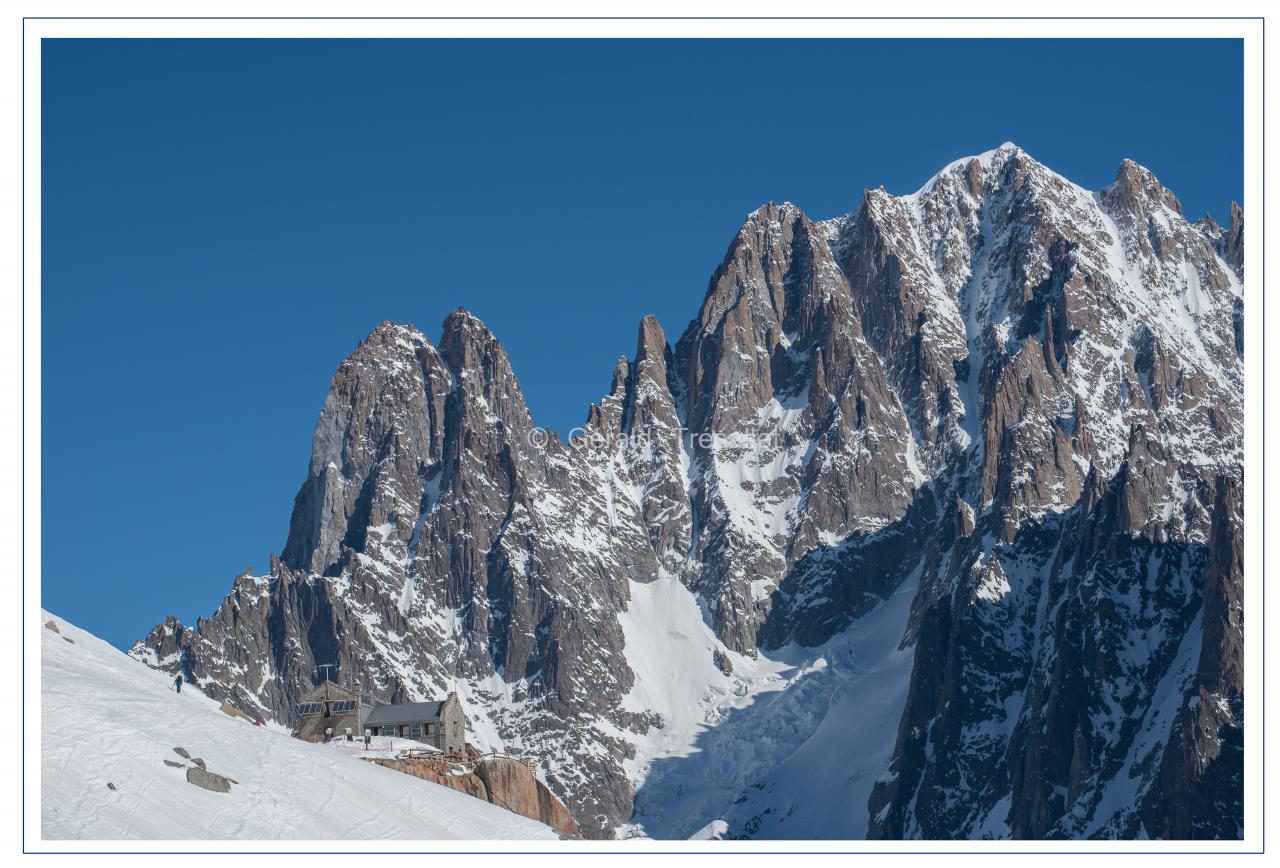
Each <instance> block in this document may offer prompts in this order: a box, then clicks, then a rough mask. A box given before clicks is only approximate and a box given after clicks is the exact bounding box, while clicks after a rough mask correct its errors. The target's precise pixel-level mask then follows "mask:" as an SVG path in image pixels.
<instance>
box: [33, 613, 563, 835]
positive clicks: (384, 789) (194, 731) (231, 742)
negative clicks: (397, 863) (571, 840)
mask: <svg viewBox="0 0 1280 868" xmlns="http://www.w3.org/2000/svg"><path fill="white" fill-rule="evenodd" d="M50 621H52V622H53V623H55V624H56V625H57V632H55V631H54V630H50V629H47V628H45V627H44V626H43V625H44V624H46V623H48V622H50ZM40 624H41V626H39V627H36V626H35V625H32V629H39V631H40V633H41V640H42V641H41V709H40V710H41V728H40V742H41V745H40V746H41V764H40V785H41V799H40V807H41V834H42V837H43V838H44V839H46V840H57V839H95V838H96V839H141V840H151V839H176V840H187V841H190V840H206V839H223V840H240V841H252V840H254V839H277V840H308V839H348V840H361V839H374V838H403V839H411V840H412V839H461V840H479V839H512V838H529V839H542V840H555V839H556V838H557V836H556V834H555V832H553V831H552V830H551V829H550V828H548V827H547V826H544V825H543V824H541V823H537V822H534V821H533V820H528V819H525V818H524V817H521V816H518V815H516V814H512V813H511V812H510V811H506V810H503V809H501V808H497V807H494V806H493V805H490V804H489V803H488V802H484V801H481V800H479V799H474V798H471V797H470V796H466V795H463V794H462V793H459V792H455V791H454V790H450V789H448V788H446V787H441V786H438V785H436V784H431V783H428V782H426V781H422V780H419V779H417V778H413V777H410V776H408V775H404V774H400V773H398V772H395V771H391V770H389V769H384V768H379V767H378V766H375V765H372V764H369V763H365V762H363V761H361V760H360V759H358V758H356V757H354V756H349V755H345V754H343V753H341V752H338V751H334V750H331V749H330V748H328V747H325V746H322V745H314V744H308V743H306V742H302V741H298V740H297V739H294V738H291V737H290V736H289V735H288V733H286V732H282V731H281V729H280V728H279V727H276V726H267V727H256V726H254V725H253V724H251V723H249V722H247V721H245V720H243V719H241V718H237V717H231V716H228V715H226V714H224V713H223V712H222V711H220V710H219V708H218V703H217V702H215V701H214V700H212V699H209V698H208V697H207V696H205V695H204V694H202V693H201V692H200V691H199V690H196V689H195V688H194V687H192V686H189V685H188V687H187V689H186V690H184V691H183V692H182V693H181V694H177V693H175V692H174V689H173V679H172V678H171V677H170V676H168V675H166V674H165V673H162V672H157V671H155V670H154V669H150V668H148V667H147V666H145V665H143V664H142V663H140V662H138V661H136V660H132V659H130V658H129V657H127V656H125V655H124V654H122V653H120V652H119V651H117V650H116V649H115V648H112V647H111V646H110V645H108V644H107V643H106V642H103V641H102V640H100V639H98V638H97V637H95V636H93V635H92V634H90V633H86V632H85V631H84V630H81V629H79V628H77V627H74V626H72V625H71V624H68V623H67V622H66V621H64V620H62V619H61V618H58V617H56V616H54V615H51V614H50V613H48V612H41V619H40ZM175 747H181V748H183V749H185V750H186V751H187V752H188V753H189V754H190V755H191V757H193V758H200V759H201V760H203V761H204V763H205V764H206V765H207V767H208V770H209V771H211V772H215V773H217V774H220V775H223V776H224V777H227V778H230V779H232V780H233V781H234V783H232V785H231V791H230V792H227V793H217V792H211V791H209V790H206V789H202V788H200V787H198V786H195V785H192V784H190V783H188V782H187V778H186V772H185V769H184V768H183V766H186V767H189V766H190V765H191V764H192V762H191V761H188V760H187V759H186V758H184V757H182V756H181V755H180V754H178V753H176V752H175V751H174V748H175ZM166 760H167V761H169V762H170V763H175V764H177V765H166V762H165V761H166ZM109 785H110V786H109Z"/></svg>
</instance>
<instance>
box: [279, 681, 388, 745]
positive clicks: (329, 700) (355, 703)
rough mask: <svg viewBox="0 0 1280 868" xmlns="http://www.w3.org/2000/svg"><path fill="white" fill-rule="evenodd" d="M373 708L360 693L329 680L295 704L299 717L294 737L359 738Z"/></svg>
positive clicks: (307, 738)
mask: <svg viewBox="0 0 1280 868" xmlns="http://www.w3.org/2000/svg"><path fill="white" fill-rule="evenodd" d="M372 709H373V705H372V703H370V702H369V701H368V700H366V699H365V698H364V697H363V696H362V695H361V694H360V693H359V692H356V691H351V690H348V689H347V688H345V687H340V686H338V685H337V684H334V683H333V682H332V681H326V682H324V683H323V684H318V685H316V686H315V687H314V688H312V689H311V691H310V692H309V693H308V694H307V695H306V696H304V697H303V698H302V699H301V700H300V701H299V702H298V703H297V704H296V705H294V707H293V711H294V715H295V716H296V717H297V718H298V725H297V729H296V731H295V732H294V735H296V736H297V737H298V738H300V739H302V740H303V741H326V740H327V739H329V738H345V737H346V736H347V734H348V733H349V734H350V735H352V736H353V737H358V736H360V735H362V734H363V733H364V725H365V718H366V716H367V715H368V713H369V712H370V711H371V710H372Z"/></svg>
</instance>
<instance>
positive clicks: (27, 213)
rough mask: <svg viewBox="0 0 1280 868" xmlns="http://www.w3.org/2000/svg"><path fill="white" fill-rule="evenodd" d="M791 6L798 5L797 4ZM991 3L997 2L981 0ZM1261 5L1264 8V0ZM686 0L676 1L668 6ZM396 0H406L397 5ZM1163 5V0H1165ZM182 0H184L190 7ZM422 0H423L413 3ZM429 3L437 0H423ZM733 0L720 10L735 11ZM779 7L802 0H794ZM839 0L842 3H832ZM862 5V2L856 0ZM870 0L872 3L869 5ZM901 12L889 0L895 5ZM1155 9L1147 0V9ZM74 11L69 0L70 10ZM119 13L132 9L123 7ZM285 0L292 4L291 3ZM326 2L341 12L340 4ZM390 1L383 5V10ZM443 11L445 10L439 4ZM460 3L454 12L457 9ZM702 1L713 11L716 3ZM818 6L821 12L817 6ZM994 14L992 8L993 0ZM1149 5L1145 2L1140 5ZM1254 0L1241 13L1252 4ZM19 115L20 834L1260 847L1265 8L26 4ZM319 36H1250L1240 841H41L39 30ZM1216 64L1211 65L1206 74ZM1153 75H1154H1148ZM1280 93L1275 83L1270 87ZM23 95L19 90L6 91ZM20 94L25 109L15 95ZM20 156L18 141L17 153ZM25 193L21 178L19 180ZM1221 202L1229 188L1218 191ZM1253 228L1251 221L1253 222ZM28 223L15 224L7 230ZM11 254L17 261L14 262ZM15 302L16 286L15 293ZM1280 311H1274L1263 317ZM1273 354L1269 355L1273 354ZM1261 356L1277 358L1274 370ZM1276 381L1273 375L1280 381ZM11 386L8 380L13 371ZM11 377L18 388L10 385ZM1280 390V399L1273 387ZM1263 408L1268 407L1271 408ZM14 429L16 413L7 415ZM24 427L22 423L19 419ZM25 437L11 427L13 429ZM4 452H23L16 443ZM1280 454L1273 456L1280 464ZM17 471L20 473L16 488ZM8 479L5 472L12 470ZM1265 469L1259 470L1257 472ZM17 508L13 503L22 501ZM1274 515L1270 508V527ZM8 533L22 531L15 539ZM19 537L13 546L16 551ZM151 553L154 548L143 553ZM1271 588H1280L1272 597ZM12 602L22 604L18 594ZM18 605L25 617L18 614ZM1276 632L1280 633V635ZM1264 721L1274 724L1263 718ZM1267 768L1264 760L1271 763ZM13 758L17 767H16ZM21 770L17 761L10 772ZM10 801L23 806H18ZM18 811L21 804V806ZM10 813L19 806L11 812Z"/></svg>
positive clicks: (826, 845)
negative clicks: (355, 14) (182, 15)
mask: <svg viewBox="0 0 1280 868" xmlns="http://www.w3.org/2000/svg"><path fill="white" fill-rule="evenodd" d="M138 5H139V6H143V7H145V8H144V9H143V10H141V11H138V12H134V13H132V14H137V15H145V14H154V15H164V14H166V13H168V12H170V10H171V9H172V7H169V6H164V5H163V4H156V3H147V4H138ZM241 5H242V4H226V5H225V6H224V7H222V11H214V10H210V14H215V15H216V14H232V13H233V12H237V11H238V12H240V13H241V14H248V15H254V14H257V15H263V14H266V13H265V12H264V11H263V10H262V8H261V7H257V9H243V8H237V7H240V6H241ZM501 5H502V6H504V7H506V8H503V9H495V10H491V11H489V12H488V14H490V15H502V14H509V15H521V14H524V15H528V14H531V10H529V9H528V8H527V7H524V6H521V5H519V4H511V3H507V4H501ZM561 5H562V7H563V6H567V7H572V8H570V9H568V11H561V12H550V11H547V12H544V14H548V15H551V14H560V15H573V14H582V15H589V14H591V12H592V11H593V10H591V9H583V8H581V7H582V4H561ZM797 5H798V4H797ZM923 5H926V6H932V7H934V8H932V9H926V11H925V12H923V13H920V12H917V14H929V12H933V13H934V14H938V15H946V14H947V12H948V11H950V9H951V8H952V7H946V6H942V5H941V4H923ZM988 5H989V6H994V5H996V4H988ZM1084 5H1087V7H1090V8H1081V9H1080V10H1079V11H1080V12H1081V13H1084V12H1086V11H1095V12H1097V13H1100V14H1107V13H1108V12H1110V13H1111V14H1117V12H1118V9H1117V6H1118V5H1119V4H1118V3H1110V4H1102V3H1093V2H1091V3H1088V4H1084ZM1257 5H1258V7H1259V8H1258V9H1257V10H1256V11H1254V12H1253V14H1258V15H1260V14H1261V7H1260V4H1257ZM76 6H77V8H76V9H75V10H74V12H79V13H80V14H84V15H92V14H94V13H95V11H100V10H97V9H96V8H95V7H94V6H92V5H91V4H76ZM309 7H310V8H309V9H308V10H307V11H311V12H315V13H318V12H321V11H324V10H329V9H334V4H333V3H312V4H309ZM671 7H678V8H674V9H673V8H671ZM999 7H1001V11H1006V12H1007V13H1008V14H1014V15H1016V14H1018V13H1019V11H1021V10H1020V9H1019V7H1018V6H1016V5H1012V4H1007V3H1002V4H999ZM399 8H400V9H401V10H402V11H403V7H402V6H401V7H399ZM1157 8H1163V7H1157ZM183 11H185V9H184V10H183ZM361 11H362V12H364V13H365V14H368V15H375V14H379V13H378V11H377V10H376V9H375V8H373V5H372V4H371V5H370V6H369V8H366V9H363V10H361ZM414 11H417V10H414ZM421 11H423V12H425V11H428V10H421ZM726 11H727V10H726ZM733 11H736V12H739V13H740V14H744V15H746V14H753V13H754V14H759V15H769V14H776V7H775V8H773V9H770V8H767V6H766V4H763V3H758V2H750V3H744V4H740V5H739V6H737V7H735V8H734V9H733ZM786 11H794V12H795V14H797V15H799V14H805V12H804V11H803V10H800V9H794V8H792V7H791V6H788V7H787V8H786ZM844 11H845V10H839V11H838V12H835V13H833V14H839V12H844ZM849 11H850V12H852V11H857V10H849ZM868 11H872V10H868ZM895 11H896V10H895ZM1153 11H1154V8H1153ZM74 12H73V13H70V14H74ZM663 12H666V13H668V14H675V15H680V14H685V15H689V14H691V11H690V8H689V4H674V3H667V2H664V3H660V4H650V6H649V7H648V8H646V9H644V10H643V11H641V12H640V13H639V14H641V15H657V14H661V13H663ZM122 14H123V13H122ZM277 14H282V15H287V14H289V13H288V11H280V12H278V13H277ZM329 14H341V12H340V11H338V10H335V11H333V12H330V13H329ZM384 14H386V13H384ZM440 14H448V12H447V11H441V12H440ZM455 14H457V13H455ZM707 14H715V13H714V12H710V13H707ZM808 14H814V13H812V12H811V13H808ZM985 14H988V15H995V14H999V12H998V11H988V12H986V13H985ZM1135 14H1140V12H1135ZM1246 14H1247V13H1246ZM23 24H24V27H23V34H22V47H23V72H24V89H23V100H24V102H23V124H24V127H23V129H24V135H23V140H22V145H23V151H24V153H25V164H24V173H23V184H24V187H25V198H24V209H23V212H22V220H23V223H22V225H23V227H25V236H24V238H23V246H22V255H23V286H24V288H25V308H24V312H23V314H24V315H23V320H22V324H23V335H24V338H25V341H24V343H23V345H22V348H23V358H22V362H23V368H22V373H23V377H22V382H21V388H22V389H23V402H22V409H23V413H24V416H23V426H22V429H21V433H22V438H23V445H24V446H25V452H24V453H22V454H23V459H24V460H23V465H22V468H21V469H22V471H23V474H24V481H25V486H24V489H23V492H24V497H23V504H22V516H21V517H19V516H18V515H16V514H13V513H12V512H11V513H10V514H8V515H6V518H9V519H10V521H9V525H10V527H11V528H16V527H17V526H18V522H19V521H23V524H22V529H23V535H22V538H21V547H22V552H23V557H24V563H23V568H24V574H23V578H24V586H23V588H24V606H23V608H22V610H21V612H16V611H15V609H10V610H9V613H8V614H7V615H6V617H7V619H8V621H9V626H10V628H11V631H12V632H11V633H10V635H12V636H15V637H17V636H18V635H19V634H20V633H21V632H22V629H21V628H22V627H23V626H25V627H26V630H25V637H24V639H25V641H24V646H23V652H24V655H23V659H24V669H23V676H24V694H23V698H24V701H25V721H24V724H25V727H24V734H25V740H24V753H23V759H24V761H25V772H26V774H25V777H24V779H23V794H22V795H23V799H24V802H25V804H24V806H23V807H24V809H25V810H24V811H23V835H24V844H25V848H26V850H27V851H29V852H119V853H127V852H135V853H136V852H159V853H171V852H193V851H194V852H201V851H204V852H245V851H250V852H270V853H282V852H298V851H309V852H343V853H349V852H362V853H373V852H376V853H394V852H405V851H412V852H475V851H484V852H490V853H494V852H507V853H509V852H531V851H539V852H566V851H568V852H600V851H609V852H632V853H637V852H650V853H654V852H664V853H669V852H672V851H680V852H693V853H698V852H703V853H712V852H714V853H745V852H757V853H758V852H768V853H781V852H790V853H797V852H799V853H832V852H843V853H849V852H853V853H868V852H874V853H904V852H907V853H938V852H947V853H972V854H975V855H976V854H979V853H990V852H993V851H998V852H1001V853H1010V854H1017V853H1022V854H1028V853H1045V852H1053V853H1076V854H1082V853H1106V854H1121V853H1137V852H1146V853H1164V854H1174V853H1207V852H1213V853H1231V852H1235V853H1244V852H1259V851H1261V850H1262V848H1263V802H1262V771H1263V763H1262V761H1261V759H1262V757H1264V753H1263V747H1262V746H1263V743H1264V732H1263V727H1262V726H1260V725H1259V723H1260V718H1261V717H1262V715H1260V714H1258V712H1257V709H1258V708H1259V705H1260V703H1259V702H1258V700H1257V699H1256V698H1257V697H1262V696H1263V690H1262V687H1263V668H1262V667H1261V666H1260V665H1259V664H1260V663H1261V661H1262V659H1263V638H1264V637H1263V635H1262V621H1263V614H1264V612H1263V605H1261V601H1262V598H1263V591H1262V587H1263V581H1262V563H1263V561H1262V558H1263V542H1264V538H1265V537H1266V536H1268V535H1269V534H1268V533H1266V532H1264V529H1263V524H1262V522H1261V521H1260V520H1259V518H1258V517H1260V516H1262V515H1263V494H1264V490H1265V487H1266V486H1267V484H1268V483H1270V482H1271V481H1272V476H1273V471H1271V469H1270V468H1267V470H1268V472H1267V473H1266V476H1265V477H1264V475H1263V466H1264V465H1263V460H1262V458H1263V448H1264V443H1263V403H1262V397H1263V392H1262V378H1261V376H1260V374H1261V373H1262V371H1263V350H1264V347H1263V340H1264V323H1263V318H1262V317H1261V316H1259V315H1258V311H1260V310H1262V309H1263V304H1262V299H1263V279H1264V278H1265V275H1264V272H1263V244H1260V243H1258V239H1259V238H1261V237H1262V231H1260V230H1262V229H1264V228H1265V222H1264V221H1265V215H1264V214H1263V208H1262V203H1263V177H1264V176H1263V118H1264V113H1263V100H1262V96H1263V69H1264V66H1263V49H1264V45H1263V32H1264V22H1263V21H1262V20H1261V19H1259V18H1254V19H1206V18H1199V19H1080V18H1071V19H1001V20H990V19H981V20H979V19H955V18H950V19H945V20H939V19H928V20H910V19H874V20H867V19H854V20H847V19H846V20H831V19H827V20H812V19H810V20H797V19H776V18H770V19H756V20H744V19H729V20H723V19H715V20H711V19H697V20H688V19H661V20H660V19H654V18H635V19H591V20H529V19H521V20H484V19H466V20H458V19H451V20H429V19H402V20H369V19H351V18H344V19H325V20H317V19H256V20H245V19H225V18H218V19H174V18H168V19H145V20H139V19H64V20H53V19H48V18H44V19H28V20H25V21H24V22H23ZM197 36H198V37H202V38H217V37H240V38H244V37H274V38H281V37H311V38H316V37H319V38H349V37H363V38H385V37H396V38H415V37H417V38H425V37H430V38H446V37H447V38H465V37H490V38H494V37H498V38H502V37H550V36H556V37H572V38H601V37H626V38H638V37H658V36H661V37H686V38H687V37H734V38H806V37H824V38H832V37H858V38H888V37H912V38H978V37H984V38H992V37H995V38H1036V37H1052V38H1072V37H1094V38H1097V37H1103V38H1106V37H1128V38H1132V37H1165V38H1168V37H1183V38H1203V37H1219V38H1241V39H1243V40H1244V44H1245V52H1244V54H1245V63H1244V66H1245V82H1244V104H1245V135H1244V143H1245V153H1244V186H1245V193H1244V199H1245V201H1244V207H1245V214H1246V218H1247V219H1248V220H1249V221H1250V222H1249V228H1250V232H1249V236H1248V237H1249V239H1250V240H1249V243H1247V244H1246V246H1245V254H1246V257H1245V261H1246V264H1245V273H1246V275H1247V280H1246V289H1245V292H1246V296H1245V299H1246V300H1245V306H1246V310H1247V311H1248V312H1249V313H1250V314H1252V316H1247V317H1246V319H1245V333H1246V337H1245V348H1246V351H1245V369H1246V378H1245V422H1246V425H1245V477H1246V479H1247V480H1249V484H1247V485H1246V487H1245V512H1246V515H1247V516H1249V520H1248V522H1247V528H1246V532H1245V537H1244V540H1245V597H1246V600H1247V603H1246V606H1245V610H1244V616H1245V659H1246V666H1245V682H1246V685H1245V695H1246V697H1248V699H1247V700H1246V710H1247V716H1248V721H1249V725H1246V727H1245V751H1246V756H1247V757H1249V763H1248V765H1247V768H1246V780H1245V791H1246V802H1245V839H1244V840H1243V841H1241V842H1222V841H1211V842H1145V841H1144V842H1129V841H1119V842H1110V841H1108V842H1074V841H1068V842H1042V841H1008V842H994V843H993V842H988V841H962V842H928V841H925V842H918V841H908V842H879V841H876V842H871V841H847V842H846V841H816V842H808V841H749V842H670V841H635V840H633V841H617V842H612V841H611V842H560V843H547V844H541V843H536V842H497V841H483V842H445V841H423V842H417V843H415V842H380V841H296V842H294V841H285V842H281V841H252V842H250V841H244V842H240V841H209V842H200V841H52V840H51V841H45V840H42V839H41V837H40V691H39V685H40V653H39V647H40V646H39V631H38V630H37V629H35V628H36V627H37V626H38V621H39V606H40V575H41V574H40V552H41V521H40V518H41V513H40V506H41V500H40V460H41V454H40V442H41V440H40V354H41V314H42V304H41V298H40V291H39V287H40V243H41V237H40V215H41V211H40V182H39V179H40V40H41V39H42V38H45V37H61V38H78V37H99V38H101V37H156V38H159V37H165V38H175V37H197ZM1207 74H1208V73H1207ZM1155 84H1158V82H1154V81H1153V85H1155ZM1273 92H1274V91H1273ZM12 102H16V101H12ZM13 108H14V109H15V111H16V109H17V106H16V105H14V106H13ZM13 156H14V158H15V159H14V162H13V163H12V164H10V165H16V164H17V156H18V155H17V154H14V155H13ZM15 192H16V191H15ZM1224 204H1225V203H1224ZM1254 227H1257V229H1256V230H1255V228H1254ZM19 231H20V230H19V228H18V227H15V232H14V236H13V237H17V235H18V232H19ZM15 268H16V263H15ZM13 300H14V301H16V299H13ZM1276 307H1277V305H1275V304H1273V305H1272V308H1273V310H1274V308H1276ZM1274 315H1275V314H1274V313H1273V312H1272V311H1268V312H1267V317H1268V319H1267V324H1270V318H1271V317H1273V316H1274ZM1274 355H1275V354H1273V356H1274ZM1273 366H1274V362H1272V363H1271V364H1269V365H1268V373H1274V371H1272V370H1271V368H1272V367H1273ZM8 373H9V374H10V376H9V380H10V381H12V380H16V379H17V378H16V376H13V375H14V374H16V371H14V370H13V368H10V369H9V371H8ZM1273 381H1274V380H1273ZM12 385H16V383H13V382H8V381H7V382H6V386H12ZM16 392H17V389H16V388H15V389H13V393H14V394H15V397H16ZM1273 403H1274V402H1273ZM1267 415H1268V417H1270V415H1271V412H1270V408H1268V413H1267ZM12 427H13V429H16V427H17V426H12ZM13 433H14V434H16V433H17V432H16V430H14V431H13ZM13 439H15V440H16V438H13ZM14 447H15V448H14V449H13V451H12V452H11V453H10V454H13V455H17V454H19V452H18V444H16V443H15V444H14ZM1274 463H1275V462H1272V465H1273V466H1274ZM16 476H17V474H16V473H14V474H12V478H13V482H14V483H15V485H14V488H13V489H10V490H14V489H16V487H17V486H16V482H17V479H16ZM5 478H6V479H8V478H10V477H9V476H6V477H5ZM1260 480H1265V481H1263V482H1262V484H1259V481H1260ZM13 512H16V510H14V511H13ZM1270 529H1271V521H1270V519H1269V517H1268V521H1267V523H1266V530H1267V531H1269V530H1270ZM14 542H17V540H16V539H15V540H14ZM16 548H17V546H16V545H15V546H12V547H10V549H9V550H10V551H14V550H15V549H16ZM140 556H144V557H145V553H140ZM1274 596H1275V595H1274V594H1273V598H1274ZM15 608H16V607H15ZM1273 609H1274V603H1273V602H1271V603H1268V604H1267V614H1269V615H1271V620H1272V623H1280V621H1278V620H1277V618H1276V615H1275V613H1274V611H1271V610H1273ZM15 615H16V616H18V617H20V618H21V622H18V620H17V618H15ZM1274 644H1275V643H1273V646H1274ZM1267 728H1268V731H1269V730H1270V729H1271V728H1273V724H1271V723H1270V722H1269V721H1268V723H1267ZM1268 767H1269V766H1268ZM16 772H17V769H15V773H16ZM15 776H16V775H15ZM15 807H17V806H16V805H15ZM15 813H16V811H15ZM11 816H12V815H11Z"/></svg>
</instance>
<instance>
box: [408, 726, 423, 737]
mask: <svg viewBox="0 0 1280 868" xmlns="http://www.w3.org/2000/svg"><path fill="white" fill-rule="evenodd" d="M409 738H422V724H420V723H411V724H409Z"/></svg>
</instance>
